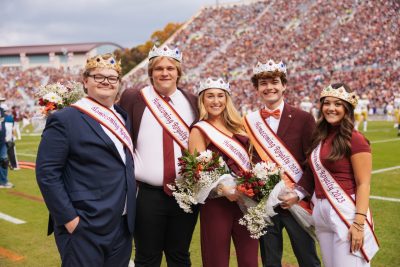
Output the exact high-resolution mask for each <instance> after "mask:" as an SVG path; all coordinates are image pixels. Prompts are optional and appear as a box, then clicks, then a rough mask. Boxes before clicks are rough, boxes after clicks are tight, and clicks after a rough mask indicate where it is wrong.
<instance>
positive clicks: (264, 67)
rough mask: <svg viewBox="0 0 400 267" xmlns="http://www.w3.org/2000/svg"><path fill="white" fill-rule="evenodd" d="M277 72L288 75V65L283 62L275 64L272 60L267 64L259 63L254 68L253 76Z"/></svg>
mask: <svg viewBox="0 0 400 267" xmlns="http://www.w3.org/2000/svg"><path fill="white" fill-rule="evenodd" d="M276 70H277V71H280V72H283V73H285V74H286V65H285V64H284V63H283V62H282V61H280V62H279V63H275V62H274V61H273V60H272V59H270V60H268V62H267V63H265V64H263V63H261V62H258V63H257V65H256V66H255V68H253V74H254V75H257V74H259V73H261V72H268V71H269V72H274V71H276Z"/></svg>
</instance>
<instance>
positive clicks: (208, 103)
mask: <svg viewBox="0 0 400 267" xmlns="http://www.w3.org/2000/svg"><path fill="white" fill-rule="evenodd" d="M226 100H227V99H226V93H225V91H224V90H221V89H213V88H210V89H207V90H205V91H204V93H203V104H204V108H205V110H206V111H207V113H208V118H210V119H212V118H216V117H218V116H220V115H221V114H222V113H223V112H224V110H225V108H226Z"/></svg>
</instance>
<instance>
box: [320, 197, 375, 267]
mask: <svg viewBox="0 0 400 267" xmlns="http://www.w3.org/2000/svg"><path fill="white" fill-rule="evenodd" d="M314 204H315V206H314V209H313V219H314V222H315V232H316V234H317V238H318V242H319V245H320V247H321V253H322V261H323V263H324V266H325V267H338V266H340V267H369V266H371V265H370V263H368V262H367V261H365V259H363V258H360V257H357V256H355V255H353V254H352V253H350V242H349V241H348V240H347V239H344V238H340V236H339V234H338V230H339V228H338V227H337V225H338V224H339V223H343V222H342V221H341V219H340V217H339V216H338V215H337V213H336V211H335V210H334V209H333V208H332V206H331V204H330V203H329V201H328V200H327V199H316V201H315V202H314ZM342 236H343V234H342ZM346 236H347V233H346Z"/></svg>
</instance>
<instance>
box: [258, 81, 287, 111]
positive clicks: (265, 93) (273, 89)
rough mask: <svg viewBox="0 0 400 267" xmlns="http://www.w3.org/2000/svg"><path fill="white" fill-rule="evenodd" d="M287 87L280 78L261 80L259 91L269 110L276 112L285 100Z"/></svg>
mask: <svg viewBox="0 0 400 267" xmlns="http://www.w3.org/2000/svg"><path fill="white" fill-rule="evenodd" d="M285 90H286V85H283V84H282V81H281V79H280V77H272V78H260V79H259V80H258V83H257V91H258V94H259V96H260V97H261V99H262V100H263V102H264V104H265V105H266V106H267V108H269V109H271V110H274V109H276V108H277V107H278V106H279V104H280V103H281V102H282V100H283V92H284V91H285Z"/></svg>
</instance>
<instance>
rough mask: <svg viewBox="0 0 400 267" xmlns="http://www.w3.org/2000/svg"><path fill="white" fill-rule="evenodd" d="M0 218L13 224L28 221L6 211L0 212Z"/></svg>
mask: <svg viewBox="0 0 400 267" xmlns="http://www.w3.org/2000/svg"><path fill="white" fill-rule="evenodd" d="M0 219H3V220H5V221H8V222H11V223H13V224H24V223H26V222H25V221H23V220H20V219H17V218H14V217H12V216H10V215H7V214H5V213H2V212H0Z"/></svg>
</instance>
